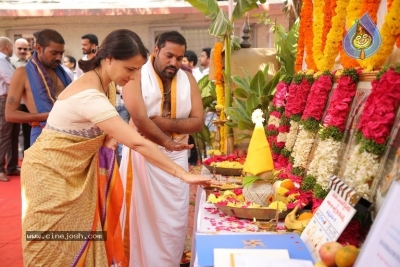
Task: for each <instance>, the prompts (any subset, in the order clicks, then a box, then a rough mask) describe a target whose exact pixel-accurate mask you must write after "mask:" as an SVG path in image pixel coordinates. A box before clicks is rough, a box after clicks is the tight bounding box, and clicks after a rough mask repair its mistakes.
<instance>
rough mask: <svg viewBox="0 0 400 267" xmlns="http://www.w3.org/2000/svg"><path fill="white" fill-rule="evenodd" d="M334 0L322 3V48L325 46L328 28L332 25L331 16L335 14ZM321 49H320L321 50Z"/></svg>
mask: <svg viewBox="0 0 400 267" xmlns="http://www.w3.org/2000/svg"><path fill="white" fill-rule="evenodd" d="M335 8H336V0H326V1H325V5H324V11H323V12H324V14H325V15H324V27H323V28H322V48H324V47H325V44H326V38H327V36H328V33H329V30H330V28H331V27H332V17H333V16H334V15H336V13H335ZM322 51H323V50H321V52H322Z"/></svg>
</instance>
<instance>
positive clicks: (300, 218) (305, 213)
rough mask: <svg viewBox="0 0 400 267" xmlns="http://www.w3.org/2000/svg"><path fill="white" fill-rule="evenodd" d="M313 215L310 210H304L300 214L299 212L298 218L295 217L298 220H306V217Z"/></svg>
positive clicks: (309, 217)
mask: <svg viewBox="0 0 400 267" xmlns="http://www.w3.org/2000/svg"><path fill="white" fill-rule="evenodd" d="M313 215H314V214H313V213H312V212H309V211H306V212H303V213H302V214H300V215H299V218H297V220H299V221H302V220H308V219H311V218H312V216H313Z"/></svg>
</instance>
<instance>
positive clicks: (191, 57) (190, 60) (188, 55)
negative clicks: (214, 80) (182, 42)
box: [182, 50, 204, 82]
mask: <svg viewBox="0 0 400 267" xmlns="http://www.w3.org/2000/svg"><path fill="white" fill-rule="evenodd" d="M197 59H198V58H197V55H196V53H195V52H194V51H192V50H186V52H185V56H184V57H183V60H182V65H185V66H186V67H188V68H189V69H191V71H192V74H193V76H194V78H195V79H196V82H198V81H199V80H200V79H201V78H203V76H204V75H203V73H201V71H200V69H199V68H198V67H196V65H197Z"/></svg>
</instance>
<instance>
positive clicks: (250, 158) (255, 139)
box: [243, 109, 274, 175]
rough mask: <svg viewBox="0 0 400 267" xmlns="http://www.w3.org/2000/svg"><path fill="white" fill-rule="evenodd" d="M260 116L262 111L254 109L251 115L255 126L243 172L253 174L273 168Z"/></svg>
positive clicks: (262, 119)
mask: <svg viewBox="0 0 400 267" xmlns="http://www.w3.org/2000/svg"><path fill="white" fill-rule="evenodd" d="M262 116H263V112H262V110H261V109H256V110H255V111H254V112H253V114H252V116H251V118H252V120H253V122H254V123H255V124H256V126H255V128H254V131H253V135H252V136H251V140H250V145H249V149H248V152H247V157H246V162H245V164H244V168H243V171H244V172H247V173H251V174H253V175H257V174H260V173H263V172H267V171H272V170H273V169H274V163H273V161H272V154H271V148H270V147H269V144H268V141H267V136H266V135H265V131H264V127H263V124H262V123H263V121H264V118H263V117H262Z"/></svg>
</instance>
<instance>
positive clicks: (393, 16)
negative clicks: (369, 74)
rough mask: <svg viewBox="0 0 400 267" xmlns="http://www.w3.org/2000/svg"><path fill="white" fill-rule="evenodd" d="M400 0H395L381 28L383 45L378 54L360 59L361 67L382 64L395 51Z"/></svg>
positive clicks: (399, 30)
mask: <svg viewBox="0 0 400 267" xmlns="http://www.w3.org/2000/svg"><path fill="white" fill-rule="evenodd" d="M398 10H400V0H393V2H392V6H391V8H390V10H389V12H388V13H387V14H386V16H385V21H384V23H383V25H382V28H381V31H380V33H381V36H382V45H381V48H380V49H379V50H378V52H377V53H376V54H374V55H373V56H371V57H369V58H366V59H364V60H358V62H359V63H360V65H361V67H362V68H364V69H365V70H366V71H372V70H373V69H374V68H377V67H379V66H382V65H383V64H384V62H385V60H386V59H387V58H388V56H389V55H390V54H391V53H392V52H393V48H394V45H395V43H396V39H397V36H398V35H399V34H400V20H399V18H398V17H399V15H398Z"/></svg>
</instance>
